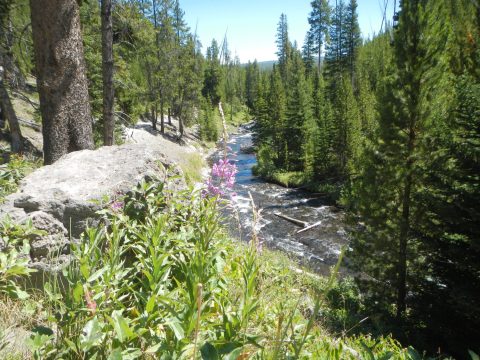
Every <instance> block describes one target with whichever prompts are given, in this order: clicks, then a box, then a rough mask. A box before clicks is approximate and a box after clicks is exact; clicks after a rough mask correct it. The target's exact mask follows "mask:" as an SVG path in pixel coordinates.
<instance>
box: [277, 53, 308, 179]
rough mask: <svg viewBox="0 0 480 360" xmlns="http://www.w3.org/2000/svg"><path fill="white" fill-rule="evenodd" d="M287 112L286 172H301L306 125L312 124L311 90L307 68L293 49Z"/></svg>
mask: <svg viewBox="0 0 480 360" xmlns="http://www.w3.org/2000/svg"><path fill="white" fill-rule="evenodd" d="M286 88H287V89H288V90H287V110H286V126H285V135H284V136H285V138H286V146H285V147H286V149H287V150H286V161H285V170H287V171H301V170H303V164H302V163H301V162H299V161H298V160H299V159H302V160H303V158H304V150H303V139H304V136H305V132H306V131H307V132H308V131H310V130H311V129H305V126H306V124H312V122H311V121H312V103H311V99H312V98H311V96H312V95H311V89H310V86H309V83H308V82H307V80H306V78H305V68H304V65H303V61H302V57H301V54H300V52H299V51H298V50H297V49H295V48H294V49H292V71H291V74H290V76H289V81H288V84H287V85H286Z"/></svg>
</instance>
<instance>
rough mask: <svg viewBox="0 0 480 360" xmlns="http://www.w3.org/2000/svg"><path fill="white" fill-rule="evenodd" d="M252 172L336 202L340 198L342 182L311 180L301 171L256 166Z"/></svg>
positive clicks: (271, 180)
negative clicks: (263, 168)
mask: <svg viewBox="0 0 480 360" xmlns="http://www.w3.org/2000/svg"><path fill="white" fill-rule="evenodd" d="M254 173H255V175H258V176H260V177H262V178H264V179H265V180H267V181H270V182H273V183H275V184H278V185H281V186H284V187H286V188H302V189H304V190H307V191H310V192H312V193H318V194H322V195H324V196H325V197H327V198H329V199H330V200H331V201H333V202H337V201H338V200H339V199H340V195H341V191H342V183H328V182H322V181H316V180H312V179H311V177H310V176H308V175H307V174H305V173H304V172H302V171H280V170H272V171H262V170H261V169H259V168H258V166H257V167H255V168H254Z"/></svg>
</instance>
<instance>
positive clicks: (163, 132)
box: [160, 100, 165, 134]
mask: <svg viewBox="0 0 480 360" xmlns="http://www.w3.org/2000/svg"><path fill="white" fill-rule="evenodd" d="M163 110H164V104H163V100H161V101H160V132H161V133H162V134H165V119H164V116H165V114H164V113H163Z"/></svg>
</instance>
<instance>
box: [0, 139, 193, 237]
mask: <svg viewBox="0 0 480 360" xmlns="http://www.w3.org/2000/svg"><path fill="white" fill-rule="evenodd" d="M180 171H181V170H180V169H179V168H178V167H177V166H176V165H175V164H174V163H173V162H172V161H170V160H167V159H166V158H165V156H164V155H163V152H162V151H161V150H160V149H158V148H154V147H147V146H145V145H142V144H128V145H122V146H109V147H102V148H100V149H98V150H82V151H77V152H73V153H70V154H67V155H65V156H63V157H62V158H61V159H60V160H58V161H57V162H55V163H54V164H52V165H48V166H44V167H42V168H40V169H38V170H36V171H35V172H33V173H32V174H30V175H28V176H27V177H26V178H25V179H23V180H22V182H21V184H20V188H19V191H18V192H17V193H15V194H12V195H10V196H9V197H8V198H7V201H6V204H7V205H6V206H10V207H9V208H8V211H9V212H10V211H17V212H20V213H21V212H22V210H23V211H24V212H26V213H31V212H34V211H42V212H45V213H48V214H50V215H52V216H53V217H54V218H55V219H57V220H58V221H60V222H61V223H62V224H63V226H64V227H65V228H66V229H67V230H69V235H70V236H72V237H74V238H77V237H78V236H79V235H80V234H81V233H82V232H83V230H84V229H85V227H86V222H87V221H88V220H89V219H93V218H95V216H96V215H95V213H96V211H98V210H99V209H101V208H102V206H104V205H105V202H104V200H105V199H106V198H109V197H114V196H117V195H118V194H124V193H126V192H127V191H129V190H130V189H132V188H133V187H135V186H136V185H137V184H138V183H139V182H140V181H142V180H143V179H155V178H159V179H166V178H167V177H168V176H169V175H178V174H180ZM169 185H170V186H174V187H183V186H184V184H183V182H182V180H181V179H179V178H177V179H175V180H174V181H173V183H171V184H169ZM12 204H13V208H12V207H11V206H12ZM0 211H1V210H0Z"/></svg>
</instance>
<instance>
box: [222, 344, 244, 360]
mask: <svg viewBox="0 0 480 360" xmlns="http://www.w3.org/2000/svg"><path fill="white" fill-rule="evenodd" d="M242 351H243V347H239V348H236V349H235V350H233V351H232V352H231V353H229V354H228V355H227V356H225V357H224V358H223V359H224V360H237V359H238V357H239V356H240V355H241V354H242Z"/></svg>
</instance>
